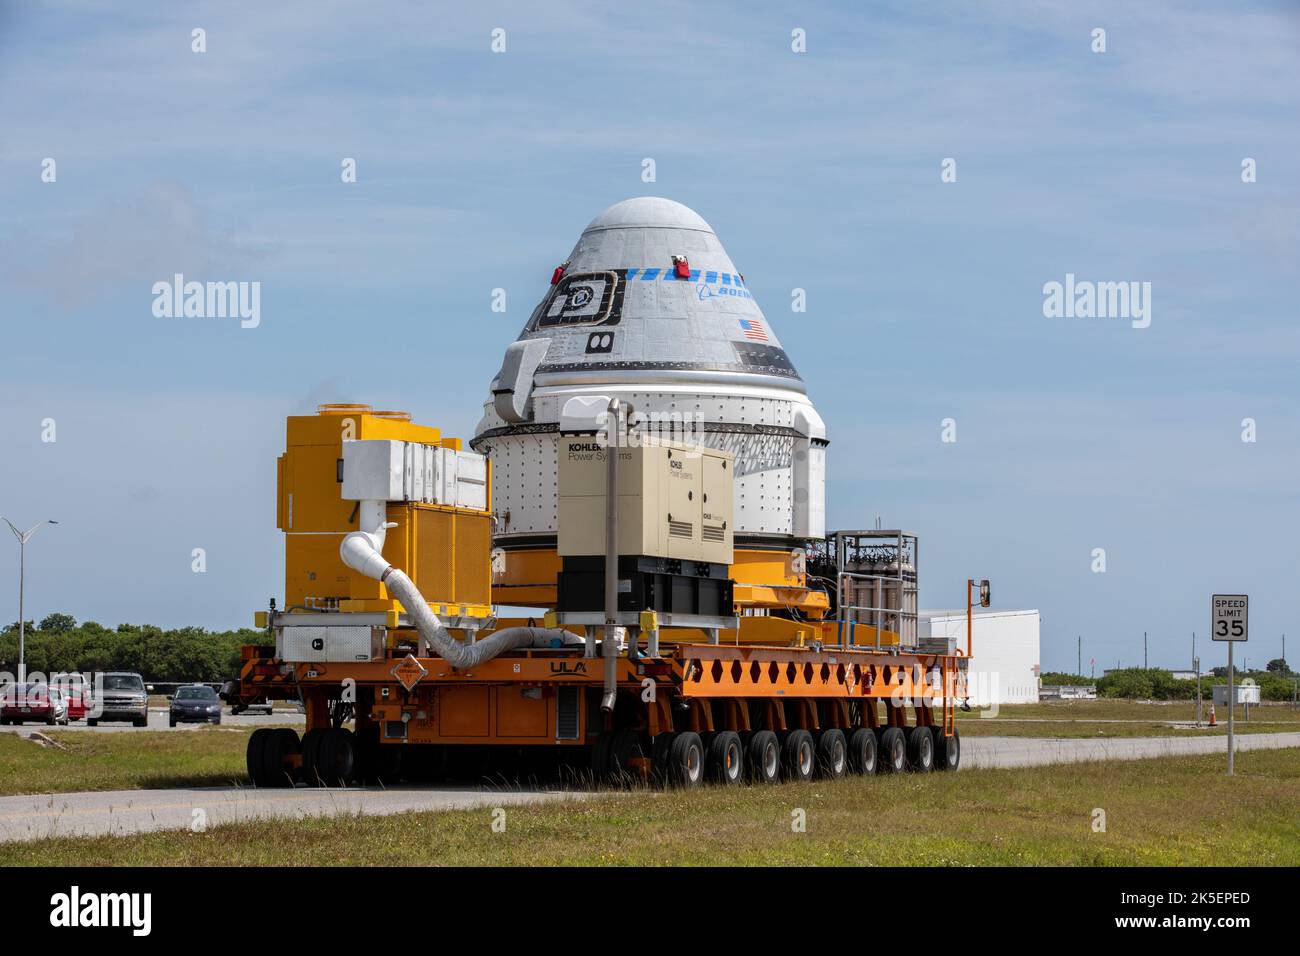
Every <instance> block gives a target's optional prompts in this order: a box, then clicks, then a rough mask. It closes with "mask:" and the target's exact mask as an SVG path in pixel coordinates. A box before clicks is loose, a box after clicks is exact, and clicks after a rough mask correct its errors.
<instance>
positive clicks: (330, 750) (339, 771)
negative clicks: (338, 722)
mask: <svg viewBox="0 0 1300 956" xmlns="http://www.w3.org/2000/svg"><path fill="white" fill-rule="evenodd" d="M289 732H290V733H293V731H289ZM318 747H319V749H318V750H317V753H316V774H317V776H318V777H319V778H320V779H321V781H323V783H324V785H325V786H327V787H346V786H347V785H348V784H349V783H351V782H352V779H353V777H355V775H356V771H357V745H356V738H355V737H354V736H353V735H352V731H350V730H348V729H347V728H345V727H334V728H331V729H329V730H327V731H325V733H324V734H322V735H321V738H320V744H319V745H318Z"/></svg>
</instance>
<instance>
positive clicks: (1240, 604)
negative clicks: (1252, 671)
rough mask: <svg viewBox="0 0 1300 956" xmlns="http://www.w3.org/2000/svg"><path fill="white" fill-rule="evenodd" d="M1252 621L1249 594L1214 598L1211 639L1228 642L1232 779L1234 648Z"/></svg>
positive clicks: (1229, 750)
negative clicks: (1250, 620)
mask: <svg viewBox="0 0 1300 956" xmlns="http://www.w3.org/2000/svg"><path fill="white" fill-rule="evenodd" d="M1249 619H1250V598H1249V597H1248V596H1247V595H1245V594H1216V595H1214V596H1213V597H1211V598H1210V638H1211V639H1212V640H1215V641H1227V642H1228V776H1229V777H1231V776H1232V772H1233V766H1232V758H1233V750H1234V746H1233V745H1234V741H1233V713H1234V712H1235V711H1236V709H1237V708H1236V704H1237V691H1236V688H1235V687H1234V674H1233V669H1232V645H1233V644H1235V643H1237V642H1238V641H1245V640H1246V637H1247V633H1248V628H1247V625H1248V623H1249Z"/></svg>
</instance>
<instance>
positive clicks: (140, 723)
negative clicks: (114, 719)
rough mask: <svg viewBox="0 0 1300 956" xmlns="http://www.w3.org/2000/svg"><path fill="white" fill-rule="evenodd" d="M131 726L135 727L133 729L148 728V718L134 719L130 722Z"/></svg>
mask: <svg viewBox="0 0 1300 956" xmlns="http://www.w3.org/2000/svg"><path fill="white" fill-rule="evenodd" d="M131 724H132V725H133V726H135V727H148V726H149V718H148V717H136V718H135V719H134V720H132V721H131Z"/></svg>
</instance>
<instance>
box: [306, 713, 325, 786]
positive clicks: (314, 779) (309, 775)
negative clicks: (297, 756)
mask: <svg viewBox="0 0 1300 956" xmlns="http://www.w3.org/2000/svg"><path fill="white" fill-rule="evenodd" d="M324 733H325V729H324V728H322V727H317V728H315V729H314V730H309V731H307V732H306V733H305V734H303V735H302V768H301V770H302V782H303V783H305V784H307V786H309V787H319V786H320V783H321V781H320V777H319V776H318V774H317V770H316V767H317V764H319V762H320V741H321V736H322V735H323V734H324Z"/></svg>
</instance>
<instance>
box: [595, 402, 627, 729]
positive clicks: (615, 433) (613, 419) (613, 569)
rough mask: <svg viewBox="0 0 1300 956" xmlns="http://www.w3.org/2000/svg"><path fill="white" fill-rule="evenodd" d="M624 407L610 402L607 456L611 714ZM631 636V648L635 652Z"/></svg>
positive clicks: (606, 643) (606, 703)
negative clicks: (619, 453) (619, 459)
mask: <svg viewBox="0 0 1300 956" xmlns="http://www.w3.org/2000/svg"><path fill="white" fill-rule="evenodd" d="M622 412H623V409H622V406H621V405H620V404H619V401H618V399H617V398H611V399H610V400H609V414H608V415H606V416H605V421H606V422H607V424H608V427H607V428H606V430H605V432H606V435H607V437H608V438H609V442H608V447H607V448H606V452H605V639H604V640H603V641H602V642H601V652H602V654H603V656H604V658H605V692H604V693H603V694H602V695H601V698H600V709H601V710H603V711H605V712H606V713H610V712H611V711H613V709H614V701H615V699H616V698H617V697H618V446H619V438H620V435H619V432H620V430H621V428H622V425H623V423H622ZM631 646H632V645H631V634H629V635H628V648H629V650H630V649H631Z"/></svg>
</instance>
